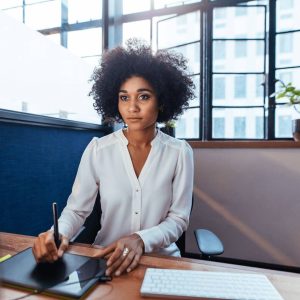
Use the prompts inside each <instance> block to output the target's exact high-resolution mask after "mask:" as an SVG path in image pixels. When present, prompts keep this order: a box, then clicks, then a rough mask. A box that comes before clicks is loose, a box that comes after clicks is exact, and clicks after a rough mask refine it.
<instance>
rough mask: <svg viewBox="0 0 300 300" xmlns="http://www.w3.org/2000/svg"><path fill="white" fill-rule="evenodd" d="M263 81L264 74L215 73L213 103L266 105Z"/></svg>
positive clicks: (219, 104)
mask: <svg viewBox="0 0 300 300" xmlns="http://www.w3.org/2000/svg"><path fill="white" fill-rule="evenodd" d="M263 83H264V76H263V75H255V74H254V75H252V74H249V75H244V74H240V75H230V74H222V75H221V74H216V75H213V105H214V106H246V105H247V106H248V105H264V98H263V92H264V86H263V85H262V84H263Z"/></svg>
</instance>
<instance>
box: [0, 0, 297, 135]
mask: <svg viewBox="0 0 300 300" xmlns="http://www.w3.org/2000/svg"><path fill="white" fill-rule="evenodd" d="M299 5H300V4H299V1H295V0H277V1H268V0H265V1H264V0H261V1H230V0H218V1H206V0H202V1H199V0H198V1H195V0H193V1H176V0H139V1H134V0H120V1H117V0H111V1H104V3H103V1H102V0H89V1H82V0H48V1H47V0H46V1H45V0H43V1H39V0H6V1H1V3H0V9H2V11H3V13H4V14H5V15H7V16H9V17H11V18H13V19H14V20H16V21H18V22H20V23H23V24H24V25H25V26H26V29H27V31H28V33H29V31H30V30H31V31H33V30H35V31H37V32H39V33H41V34H42V35H43V36H42V35H31V36H30V39H32V41H31V43H32V45H33V44H34V43H36V45H37V47H38V44H39V43H42V44H43V48H41V49H42V50H43V51H38V50H36V51H32V49H26V48H28V47H29V43H28V39H29V35H28V38H27V47H26V46H25V49H24V44H23V45H20V44H19V45H17V44H16V45H15V47H21V49H18V51H17V53H12V52H11V49H10V48H11V47H8V48H7V53H5V54H4V55H2V60H3V61H2V62H1V68H2V70H4V69H3V66H4V68H6V69H10V70H11V69H12V66H13V65H15V68H13V69H14V70H16V69H19V70H20V67H22V66H24V67H27V68H26V69H27V74H26V76H22V77H21V76H20V77H14V76H16V74H11V76H12V78H7V76H6V78H3V79H2V82H4V83H5V84H4V90H3V89H1V91H0V108H2V109H8V110H16V111H22V112H27V113H34V114H40V115H45V116H53V117H58V118H63V119H69V120H77V121H84V122H91V123H96V124H99V122H100V121H101V120H100V119H99V117H98V116H97V115H96V113H95V111H94V110H93V107H92V105H86V103H91V101H92V100H91V99H89V97H88V95H87V94H88V90H89V86H88V83H87V81H88V79H89V77H90V74H91V73H92V71H93V68H94V67H95V66H97V65H98V63H99V59H100V58H101V55H102V52H103V51H104V49H107V48H112V47H114V46H117V45H124V44H125V41H126V40H127V39H128V38H131V37H138V38H141V39H143V40H145V41H146V42H148V43H149V44H151V45H152V47H153V49H155V50H156V49H170V50H173V51H177V52H180V53H182V54H183V55H184V56H185V57H187V59H188V61H189V71H190V74H191V76H192V78H193V80H194V82H195V86H196V98H195V99H194V100H192V101H191V102H190V106H189V109H188V110H187V111H186V112H185V113H184V115H182V116H181V117H180V118H179V120H178V121H177V122H176V136H177V137H179V138H187V139H200V140H211V139H280V138H291V137H292V129H291V127H292V119H293V118H296V117H297V112H296V111H295V110H294V109H293V108H292V107H288V106H286V105H284V102H286V101H285V99H283V100H281V101H276V100H275V99H274V98H270V97H269V95H271V94H272V93H273V92H274V91H275V90H276V89H278V87H279V84H277V85H276V84H275V80H276V79H281V80H282V81H284V82H285V83H289V82H292V83H293V84H294V85H296V86H299V85H300V79H299V78H300V76H299V74H300V73H299V70H300V60H299V55H297V54H298V53H299V50H300V39H299V37H300V21H299V18H298V16H297V11H298V10H299ZM16 26H17V25H16ZM24 30H25V29H24ZM7 34H9V33H7ZM15 34H18V33H17V30H16V29H15V31H14V33H11V35H15ZM23 34H24V33H23ZM43 37H45V38H47V39H48V40H49V43H46V42H42V41H41V40H42V38H43ZM23 39H24V37H23ZM50 41H51V43H53V44H55V45H56V46H54V45H51V43H50ZM8 46H9V45H8ZM10 46H11V45H10ZM2 47H3V46H2ZM40 47H41V46H40ZM62 47H63V48H64V49H66V50H67V51H62V49H60V48H62ZM31 48H32V47H31ZM46 53H48V54H47V55H46ZM42 56H43V57H42ZM77 58H79V59H77ZM38 59H40V60H42V61H43V60H44V59H45V60H48V62H49V63H48V65H47V64H46V62H43V66H44V68H41V69H36V68H33V69H32V74H30V69H31V68H28V65H29V62H31V66H32V65H34V64H35V62H37V61H38ZM66 59H68V60H69V61H74V64H75V61H76V67H75V66H72V64H70V65H68V66H63V67H60V68H59V67H58V68H54V67H53V66H52V68H51V64H52V65H53V62H54V64H59V61H61V60H62V61H63V60H64V61H65V60H66ZM25 61H26V64H27V65H26V66H25V65H24V64H25ZM66 68H68V69H69V74H62V73H63V72H66V71H65V70H63V69H66ZM10 72H12V71H10ZM28 72H29V73H28ZM37 72H38V73H39V74H37ZM79 72H80V73H82V75H81V77H80V78H74V77H75V76H74V75H73V76H70V74H72V73H75V74H76V73H79ZM3 74H9V73H7V72H4V71H3ZM68 75H69V76H68ZM61 76H67V78H68V79H67V82H64V83H63V82H61V78H60V77H61ZM78 76H79V75H78ZM41 78H44V79H45V80H47V81H49V83H50V85H51V88H50V87H48V88H47V91H45V88H46V87H44V86H43V84H42V85H40V87H39V88H38V86H39V85H38V84H34V83H40V81H41ZM55 78H56V79H57V80H55ZM18 80H19V82H18ZM10 81H11V82H10ZM26 81H30V82H29V83H28V85H27V86H28V87H30V86H32V85H34V88H35V90H36V92H35V95H32V89H30V88H28V89H26V88H24V86H25V85H26V84H27V82H26ZM15 84H17V85H18V87H19V88H18V89H17V90H16V89H14V88H13V87H12V85H15ZM74 87H76V88H74ZM75 89H76V92H74V90H75ZM63 91H64V92H63ZM41 94H43V95H44V96H46V97H44V99H43V101H42V103H41V99H40V95H41ZM45 94H46V95H45ZM85 101H86V102H85Z"/></svg>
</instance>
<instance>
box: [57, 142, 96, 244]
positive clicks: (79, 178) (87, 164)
mask: <svg viewBox="0 0 300 300" xmlns="http://www.w3.org/2000/svg"><path fill="white" fill-rule="evenodd" d="M96 155H97V138H93V140H92V141H91V142H90V143H89V144H88V146H87V147H86V149H85V151H84V152H83V155H82V157H81V161H80V164H79V167H78V171H77V174H76V177H75V181H74V184H73V187H72V193H71V195H70V196H69V198H68V201H67V205H66V207H65V208H64V210H63V211H62V213H61V216H60V218H59V220H58V222H59V232H60V233H61V234H62V235H64V236H66V237H67V238H69V239H71V238H72V237H73V236H74V235H75V234H76V233H77V232H78V230H79V229H80V227H81V226H82V225H83V223H84V221H85V219H86V218H87V217H88V216H89V214H90V213H91V211H92V209H93V206H94V203H95V199H96V197H97V193H98V185H99V179H98V177H97V175H96V172H95V166H96V165H97V162H96ZM99 221H100V220H99Z"/></svg>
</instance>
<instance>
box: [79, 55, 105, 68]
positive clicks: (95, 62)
mask: <svg viewBox="0 0 300 300" xmlns="http://www.w3.org/2000/svg"><path fill="white" fill-rule="evenodd" d="M82 59H83V61H85V62H86V63H88V64H89V65H91V66H94V67H96V66H99V64H100V59H101V55H95V56H85V57H82Z"/></svg>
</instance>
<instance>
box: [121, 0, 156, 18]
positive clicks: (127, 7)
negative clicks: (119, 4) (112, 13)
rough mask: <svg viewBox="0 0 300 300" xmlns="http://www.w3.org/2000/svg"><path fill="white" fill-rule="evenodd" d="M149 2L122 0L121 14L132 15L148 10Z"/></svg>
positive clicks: (144, 0) (148, 0)
mask: <svg viewBox="0 0 300 300" xmlns="http://www.w3.org/2000/svg"><path fill="white" fill-rule="evenodd" d="M150 8H151V3H150V0H139V1H136V0H123V14H124V15H126V14H132V13H136V12H140V11H146V10H150Z"/></svg>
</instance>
